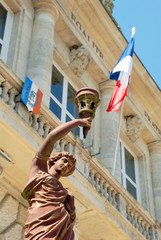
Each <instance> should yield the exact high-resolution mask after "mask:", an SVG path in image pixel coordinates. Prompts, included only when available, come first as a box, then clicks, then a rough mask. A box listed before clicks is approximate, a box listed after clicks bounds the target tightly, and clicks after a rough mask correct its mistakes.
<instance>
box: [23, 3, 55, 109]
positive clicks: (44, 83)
mask: <svg viewBox="0 0 161 240" xmlns="http://www.w3.org/2000/svg"><path fill="white" fill-rule="evenodd" d="M33 6H34V9H35V18H34V24H33V32H32V38H31V46H30V53H29V60H28V68H27V76H28V77H29V78H30V79H31V80H32V81H33V82H34V83H35V84H36V85H37V87H38V88H39V89H40V90H41V91H42V92H43V94H44V95H43V102H44V103H45V104H46V105H47V106H49V96H50V88H51V75H52V61H53V49H54V24H55V22H56V21H57V19H58V16H59V13H58V10H57V9H56V8H55V6H54V4H53V1H52V0H48V1H45V0H33Z"/></svg>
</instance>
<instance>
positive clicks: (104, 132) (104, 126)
mask: <svg viewBox="0 0 161 240" xmlns="http://www.w3.org/2000/svg"><path fill="white" fill-rule="evenodd" d="M115 84H116V82H115V81H112V80H108V81H107V82H103V83H101V84H100V91H101V104H100V111H101V124H100V125H101V128H100V132H101V134H100V136H101V163H102V164H103V165H104V167H106V168H107V169H108V170H109V171H110V172H111V173H112V168H113V162H114V153H115V147H116V138H117V131H118V123H119V112H106V109H107V107H108V104H109V101H110V99H111V96H112V92H113V89H114V86H115ZM119 146H120V144H119ZM119 148H120V147H118V153H117V162H116V168H115V175H114V176H115V178H116V179H117V180H118V181H119V182H121V166H120V154H119V152H120V151H119Z"/></svg>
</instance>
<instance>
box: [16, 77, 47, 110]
mask: <svg viewBox="0 0 161 240" xmlns="http://www.w3.org/2000/svg"><path fill="white" fill-rule="evenodd" d="M42 97H43V93H42V92H41V91H40V89H38V87H37V86H36V85H35V84H34V83H33V82H32V81H31V80H30V79H29V78H28V77H26V80H25V83H24V86H23V89H22V93H21V99H22V101H23V103H24V104H25V105H26V106H27V108H28V110H29V111H32V112H33V113H36V114H38V113H39V110H40V105H41V101H42Z"/></svg>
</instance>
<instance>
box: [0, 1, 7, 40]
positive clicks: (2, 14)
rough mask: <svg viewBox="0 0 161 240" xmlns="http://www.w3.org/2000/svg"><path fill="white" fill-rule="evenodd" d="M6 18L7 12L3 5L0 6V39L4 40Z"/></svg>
mask: <svg viewBox="0 0 161 240" xmlns="http://www.w3.org/2000/svg"><path fill="white" fill-rule="evenodd" d="M6 16H7V11H6V9H5V8H4V7H3V6H2V4H0V38H1V39H3V35H4V29H5V23H6Z"/></svg>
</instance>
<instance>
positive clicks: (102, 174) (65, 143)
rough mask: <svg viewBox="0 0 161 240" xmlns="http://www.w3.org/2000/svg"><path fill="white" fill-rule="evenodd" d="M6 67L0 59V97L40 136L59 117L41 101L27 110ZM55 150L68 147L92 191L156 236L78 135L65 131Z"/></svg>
mask: <svg viewBox="0 0 161 240" xmlns="http://www.w3.org/2000/svg"><path fill="white" fill-rule="evenodd" d="M5 68H6V66H5V65H4V63H3V62H2V61H0V100H1V101H2V102H3V103H5V104H6V105H7V106H8V107H9V108H10V109H11V110H12V111H15V113H17V114H18V115H19V116H20V117H21V118H22V120H24V121H25V122H26V123H27V124H28V125H29V126H30V127H31V128H32V129H33V131H35V132H36V133H37V134H38V135H39V136H40V137H42V138H45V137H46V136H47V135H48V133H49V132H50V131H51V130H52V129H54V128H55V127H56V126H57V125H58V123H57V121H58V120H54V115H53V114H52V113H51V112H50V111H49V110H48V109H47V108H46V107H44V106H43V104H42V107H41V110H40V114H38V115H36V114H34V113H32V112H28V110H27V108H26V107H25V105H24V104H23V103H22V102H21V100H20V97H19V96H20V94H21V91H22V85H23V84H22V83H21V82H20V80H19V79H18V78H17V77H16V76H15V75H14V74H12V73H11V75H10V77H9V73H8V71H9V70H8V69H7V70H6V69H5ZM6 76H7V77H6ZM54 151H56V152H59V151H69V152H70V153H72V154H73V155H74V156H75V157H76V158H77V159H78V160H80V161H82V162H81V164H80V165H79V162H80V161H78V164H77V169H78V171H80V172H81V174H82V175H83V176H84V177H85V178H86V179H88V181H89V183H90V184H91V185H92V187H93V188H94V189H95V191H96V192H97V193H98V194H100V195H101V196H102V197H103V198H104V199H105V201H106V202H107V203H108V204H110V205H111V206H112V207H113V208H114V209H115V210H116V211H117V212H119V213H120V215H121V216H123V217H124V218H125V219H126V221H127V222H128V223H129V224H131V225H132V227H133V228H135V229H136V231H138V232H139V233H140V234H141V235H142V236H143V237H144V239H147V240H154V239H156V240H157V238H156V237H155V236H156V233H155V232H156V231H157V227H156V223H155V221H154V220H153V219H152V218H151V216H150V215H149V214H148V212H146V211H145V210H144V209H143V208H142V206H141V205H140V204H139V203H138V202H137V201H136V200H135V199H133V197H132V196H131V195H130V194H129V193H128V192H127V191H126V190H125V189H124V188H123V187H122V185H121V184H119V183H118V182H117V180H116V179H115V178H114V177H113V176H112V175H111V174H110V173H109V171H108V170H106V169H105V168H104V167H103V166H102V165H101V164H100V163H99V162H98V161H97V159H96V158H94V157H91V156H90V154H89V153H88V152H87V151H86V150H85V149H83V148H82V146H81V142H80V140H79V139H75V138H74V136H73V135H72V134H68V135H67V136H66V137H65V138H64V139H62V140H60V141H58V142H57V143H56V144H55V147H54ZM122 205H124V206H122ZM154 233H155V234H154ZM154 235H155V236H154Z"/></svg>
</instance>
